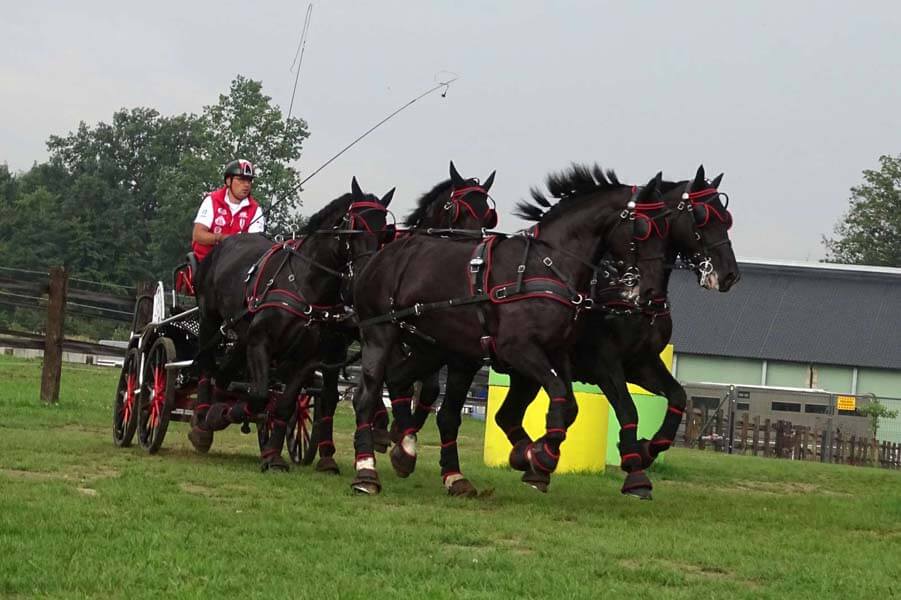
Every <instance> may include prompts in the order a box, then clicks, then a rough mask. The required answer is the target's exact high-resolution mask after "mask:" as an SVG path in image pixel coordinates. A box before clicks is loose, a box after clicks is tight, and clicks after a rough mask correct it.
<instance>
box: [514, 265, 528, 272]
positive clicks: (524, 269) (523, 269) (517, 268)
mask: <svg viewBox="0 0 901 600" xmlns="http://www.w3.org/2000/svg"><path fill="white" fill-rule="evenodd" d="M516 272H517V273H525V272H526V266H525V265H519V266H518V267H516Z"/></svg>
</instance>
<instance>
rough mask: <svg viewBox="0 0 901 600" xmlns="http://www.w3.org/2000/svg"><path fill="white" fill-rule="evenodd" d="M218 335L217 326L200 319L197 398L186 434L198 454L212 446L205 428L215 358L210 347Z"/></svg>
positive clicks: (209, 433)
mask: <svg viewBox="0 0 901 600" xmlns="http://www.w3.org/2000/svg"><path fill="white" fill-rule="evenodd" d="M218 335H219V331H218V324H217V323H215V321H212V322H211V321H210V318H207V319H202V320H201V322H200V332H199V335H198V345H199V347H200V348H201V350H200V352H198V353H197V356H196V357H195V358H194V360H195V362H196V363H197V366H198V370H199V372H200V376H199V377H198V379H197V397H196V398H195V399H194V404H193V405H192V407H191V430H190V431H189V432H188V440H189V441H190V442H191V445H193V446H194V449H195V450H197V451H198V452H203V453H206V452H209V450H210V447H212V445H213V430H212V429H210V428H209V427H207V426H206V423H205V421H206V416H207V411H208V410H209V409H210V406H211V404H212V394H213V389H212V383H211V381H210V375H211V373H212V372H213V370H214V369H215V366H216V365H215V357H214V355H213V352H214V351H213V349H212V348H211V347H210V346H212V345H213V343H214V341H215V340H216V336H218Z"/></svg>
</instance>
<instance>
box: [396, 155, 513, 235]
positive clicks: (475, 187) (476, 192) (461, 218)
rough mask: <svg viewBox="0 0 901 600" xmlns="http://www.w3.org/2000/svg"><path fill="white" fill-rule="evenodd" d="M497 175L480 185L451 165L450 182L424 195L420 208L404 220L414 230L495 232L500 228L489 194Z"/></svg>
mask: <svg viewBox="0 0 901 600" xmlns="http://www.w3.org/2000/svg"><path fill="white" fill-rule="evenodd" d="M494 174H495V172H494V171H492V172H491V175H489V176H488V178H487V179H486V180H485V183H483V184H482V183H479V180H478V179H477V178H474V177H473V178H469V179H464V178H463V177H461V176H460V174H459V173H458V172H457V169H456V167H454V162H453V161H451V163H450V179H447V180H445V181H442V182H441V183H439V184H438V185H436V186H435V187H434V188H432V189H431V190H430V191H428V192H426V193H425V194H423V195H422V197H421V198H420V199H419V201H418V202H417V207H416V209H415V210H413V212H411V213H410V214H409V215H408V216H407V218H406V219H405V220H404V222H405V223H406V225H407V226H408V227H412V228H426V227H431V228H442V229H444V228H447V229H492V228H494V227H495V226H496V225H497V211H496V210H495V206H494V200H492V199H491V197H490V196H489V195H488V191H489V190H490V189H491V186H492V184H493V183H494Z"/></svg>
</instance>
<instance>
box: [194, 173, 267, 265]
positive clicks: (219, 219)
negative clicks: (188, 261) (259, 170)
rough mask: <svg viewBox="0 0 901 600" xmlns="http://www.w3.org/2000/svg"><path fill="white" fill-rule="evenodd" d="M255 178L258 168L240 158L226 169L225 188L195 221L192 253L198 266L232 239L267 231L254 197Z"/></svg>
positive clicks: (208, 200) (209, 200)
mask: <svg viewBox="0 0 901 600" xmlns="http://www.w3.org/2000/svg"><path fill="white" fill-rule="evenodd" d="M253 178H254V168H253V164H252V163H251V162H250V161H249V160H244V159H240V158H239V159H237V160H233V161H231V162H230V163H228V164H227V165H225V172H224V174H223V179H224V181H225V185H224V186H222V187H221V188H219V189H217V190H215V191H213V192H211V193H210V194H209V195H208V196H207V197H206V198H204V199H203V203H202V204H201V205H200V210H198V211H197V216H196V217H195V218H194V231H193V235H192V242H193V243H192V250H193V251H194V256H195V257H196V258H197V262H200V261H202V260H203V259H204V258H205V257H206V255H207V254H209V253H210V250H212V249H213V246H215V245H216V244H218V243H219V242H221V241H222V240H223V239H225V238H227V237H229V236H232V235H236V234H239V233H261V232H262V231H263V228H264V226H265V218H264V217H263V214H262V213H261V212H260V205H259V204H257V201H256V200H254V199H253V196H251V195H250V188H251V187H252V186H253Z"/></svg>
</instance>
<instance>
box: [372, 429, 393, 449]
mask: <svg viewBox="0 0 901 600" xmlns="http://www.w3.org/2000/svg"><path fill="white" fill-rule="evenodd" d="M390 444H391V437H390V436H389V435H388V431H387V430H385V429H373V430H372V448H373V450H375V451H376V452H378V453H379V454H384V453H385V452H387V451H388V446H389V445H390Z"/></svg>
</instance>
